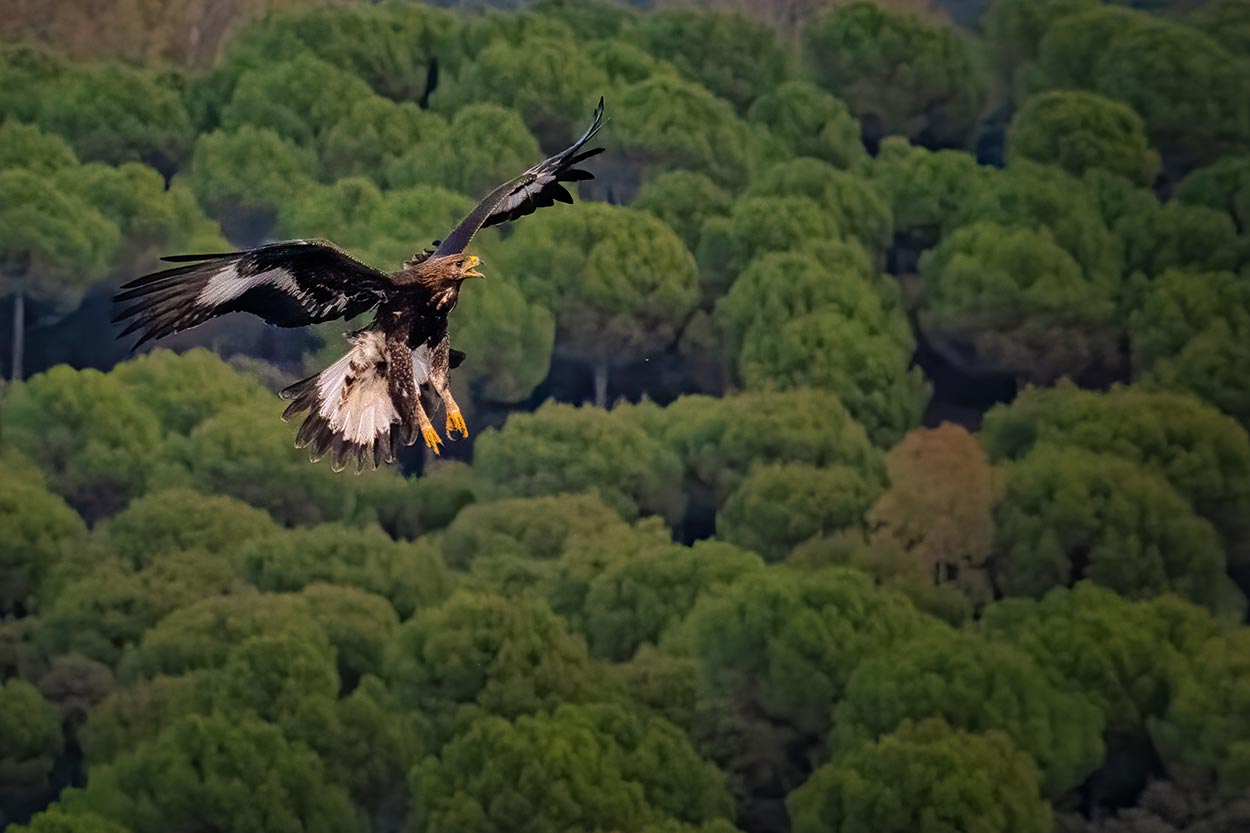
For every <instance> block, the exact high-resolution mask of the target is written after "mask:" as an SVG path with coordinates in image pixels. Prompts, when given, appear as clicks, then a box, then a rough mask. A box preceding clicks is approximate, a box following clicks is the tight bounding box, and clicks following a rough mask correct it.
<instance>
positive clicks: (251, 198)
mask: <svg viewBox="0 0 1250 833" xmlns="http://www.w3.org/2000/svg"><path fill="white" fill-rule="evenodd" d="M315 168H316V162H315V160H314V157H313V155H312V153H310V152H308V151H307V150H305V149H303V148H301V147H299V146H298V145H296V144H295V143H294V142H292V141H291V140H289V139H285V138H283V137H282V136H280V135H279V134H278V133H276V132H274V131H273V130H271V129H269V128H260V127H255V126H253V125H244V126H242V127H240V128H239V129H238V130H234V131H231V132H223V131H216V132H213V133H207V134H204V135H203V136H201V137H200V138H199V139H198V140H197V141H196V143H195V153H194V154H193V158H192V162H191V174H190V178H191V188H192V189H193V190H194V192H195V197H196V199H198V200H199V201H200V204H201V205H203V206H204V208H205V210H207V211H208V212H209V213H210V214H213V215H215V216H218V217H223V216H225V215H228V214H232V213H237V212H240V211H259V212H267V213H269V214H270V215H272V214H274V213H276V211H277V209H278V208H279V207H280V206H282V205H284V204H285V203H286V202H287V201H288V200H290V199H291V198H292V197H294V196H295V195H296V194H298V193H300V192H301V191H302V190H303V189H304V188H305V187H306V186H307V185H308V184H309V183H310V182H311V179H312V173H313V171H314V169H315Z"/></svg>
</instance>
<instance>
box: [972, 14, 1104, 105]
mask: <svg viewBox="0 0 1250 833" xmlns="http://www.w3.org/2000/svg"><path fill="white" fill-rule="evenodd" d="M1098 5H1099V0H992V2H990V4H989V6H988V8H987V9H986V11H985V16H984V18H983V19H982V26H983V27H984V30H985V34H986V37H987V40H988V41H989V48H990V52H991V54H992V55H993V56H994V60H995V63H996V64H997V65H998V69H999V70H1000V71H1002V72H1004V73H1005V74H1006V79H1007V81H1008V84H1009V87H1008V89H1009V90H1010V91H1013V92H1014V91H1015V87H1016V81H1017V77H1016V76H1017V73H1018V71H1019V70H1020V68H1021V67H1022V66H1024V65H1025V64H1027V63H1029V62H1030V61H1034V60H1036V59H1037V54H1038V50H1039V49H1040V47H1041V43H1042V39H1043V38H1044V37H1046V33H1047V32H1049V31H1050V29H1051V27H1052V26H1054V25H1055V23H1056V22H1058V21H1060V20H1062V19H1063V18H1065V17H1067V16H1068V15H1072V14H1075V13H1077V12H1082V11H1086V10H1088V9H1092V8H1095V7H1097V6H1098Z"/></svg>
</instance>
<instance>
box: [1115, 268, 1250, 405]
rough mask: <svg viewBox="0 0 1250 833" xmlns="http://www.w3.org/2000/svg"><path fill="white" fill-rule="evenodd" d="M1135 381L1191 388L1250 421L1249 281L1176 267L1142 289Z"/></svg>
mask: <svg viewBox="0 0 1250 833" xmlns="http://www.w3.org/2000/svg"><path fill="white" fill-rule="evenodd" d="M1129 338H1130V340H1131V342H1132V347H1133V367H1134V373H1135V374H1136V375H1137V377H1138V378H1140V379H1143V380H1144V381H1146V382H1148V383H1149V384H1150V385H1151V386H1157V387H1161V388H1164V389H1168V390H1178V391H1185V392H1188V393H1193V394H1194V395H1196V396H1197V397H1198V398H1199V399H1202V400H1204V401H1206V402H1209V403H1211V404H1212V405H1214V406H1216V407H1217V408H1219V409H1220V410H1221V411H1223V412H1224V413H1226V414H1228V415H1229V416H1231V417H1234V418H1235V419H1237V420H1239V421H1240V422H1241V424H1242V425H1243V426H1245V425H1250V388H1247V380H1248V379H1250V376H1248V375H1247V373H1246V369H1247V368H1250V281H1247V280H1246V278H1245V276H1238V275H1233V274H1231V273H1228V272H1215V273H1209V274H1202V273H1193V272H1184V271H1180V270H1173V271H1170V272H1167V273H1165V274H1164V275H1163V276H1162V277H1160V278H1158V279H1157V280H1155V281H1154V282H1153V283H1152V284H1151V285H1150V287H1149V289H1147V290H1146V293H1145V297H1144V298H1143V299H1142V302H1141V306H1140V307H1139V308H1138V309H1137V310H1135V311H1134V312H1133V315H1132V318H1131V319H1130V322H1129Z"/></svg>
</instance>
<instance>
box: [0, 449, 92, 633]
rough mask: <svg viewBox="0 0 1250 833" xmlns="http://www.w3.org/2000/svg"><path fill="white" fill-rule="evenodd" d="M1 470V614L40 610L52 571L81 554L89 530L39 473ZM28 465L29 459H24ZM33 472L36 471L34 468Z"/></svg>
mask: <svg viewBox="0 0 1250 833" xmlns="http://www.w3.org/2000/svg"><path fill="white" fill-rule="evenodd" d="M13 456H15V455H6V456H5V459H4V460H3V465H2V466H0V576H2V577H3V578H0V612H2V613H3V614H5V615H10V614H12V613H13V612H15V611H16V610H17V609H18V608H19V607H20V608H21V609H23V610H38V608H39V602H40V600H41V598H42V595H43V594H42V592H41V591H42V588H43V584H44V581H45V579H46V578H47V576H48V574H49V572H50V571H51V570H53V569H54V568H55V567H56V566H57V565H58V564H59V563H60V562H61V561H62V560H63V559H65V558H66V557H68V556H72V555H73V554H74V553H75V552H76V551H77V550H79V549H80V548H81V547H82V545H83V543H84V541H85V539H86V532H87V530H86V527H84V526H83V522H82V519H81V518H80V517H78V515H77V513H75V512H74V510H73V509H71V508H69V507H68V506H66V505H65V501H63V500H62V499H61V498H60V497H58V496H56V495H54V494H52V493H50V492H49V491H48V490H47V489H46V487H45V485H44V483H43V482H42V479H41V478H40V476H39V473H38V471H37V470H31V471H26V472H22V471H21V470H18V471H14V468H15V466H14V465H13V463H14V462H15V461H11V460H10V459H8V458H9V457H13ZM23 462H24V461H23ZM32 468H33V467H32Z"/></svg>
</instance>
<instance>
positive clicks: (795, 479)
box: [716, 463, 879, 561]
mask: <svg viewBox="0 0 1250 833" xmlns="http://www.w3.org/2000/svg"><path fill="white" fill-rule="evenodd" d="M878 494H879V486H878V484H877V483H876V482H874V481H873V480H872V479H868V478H865V476H864V474H863V473H862V472H859V471H856V470H855V469H853V468H850V467H849V466H830V467H827V468H816V467H815V466H811V465H807V464H804V463H783V464H773V465H760V466H756V467H755V468H753V469H752V470H751V471H750V473H748V474H747V476H746V478H745V479H744V480H743V481H742V485H741V486H739V487H738V488H737V489H736V490H735V491H734V493H733V494H731V495H730V496H729V498H728V499H727V500H726V501H725V505H724V506H723V507H722V508H721V510H720V512H719V513H718V514H717V516H716V532H717V534H718V535H719V536H720V537H722V538H724V539H725V540H726V541H729V542H730V543H733V544H737V545H738V546H741V547H744V548H746V549H751V550H755V551H756V552H758V553H761V554H762V555H764V556H765V557H766V558H768V559H769V560H772V561H778V560H781V559H782V558H785V556H786V555H787V554H788V553H789V552H790V550H792V549H793V548H794V547H795V546H797V545H798V544H801V543H803V542H804V541H807V540H810V539H811V538H815V537H817V536H820V535H828V534H832V533H835V532H840V531H842V530H845V529H851V528H855V527H858V526H859V525H860V523H861V521H862V519H863V517H864V513H865V512H866V511H867V510H868V507H870V506H871V505H872V503H873V501H875V500H876V498H877V496H878Z"/></svg>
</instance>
